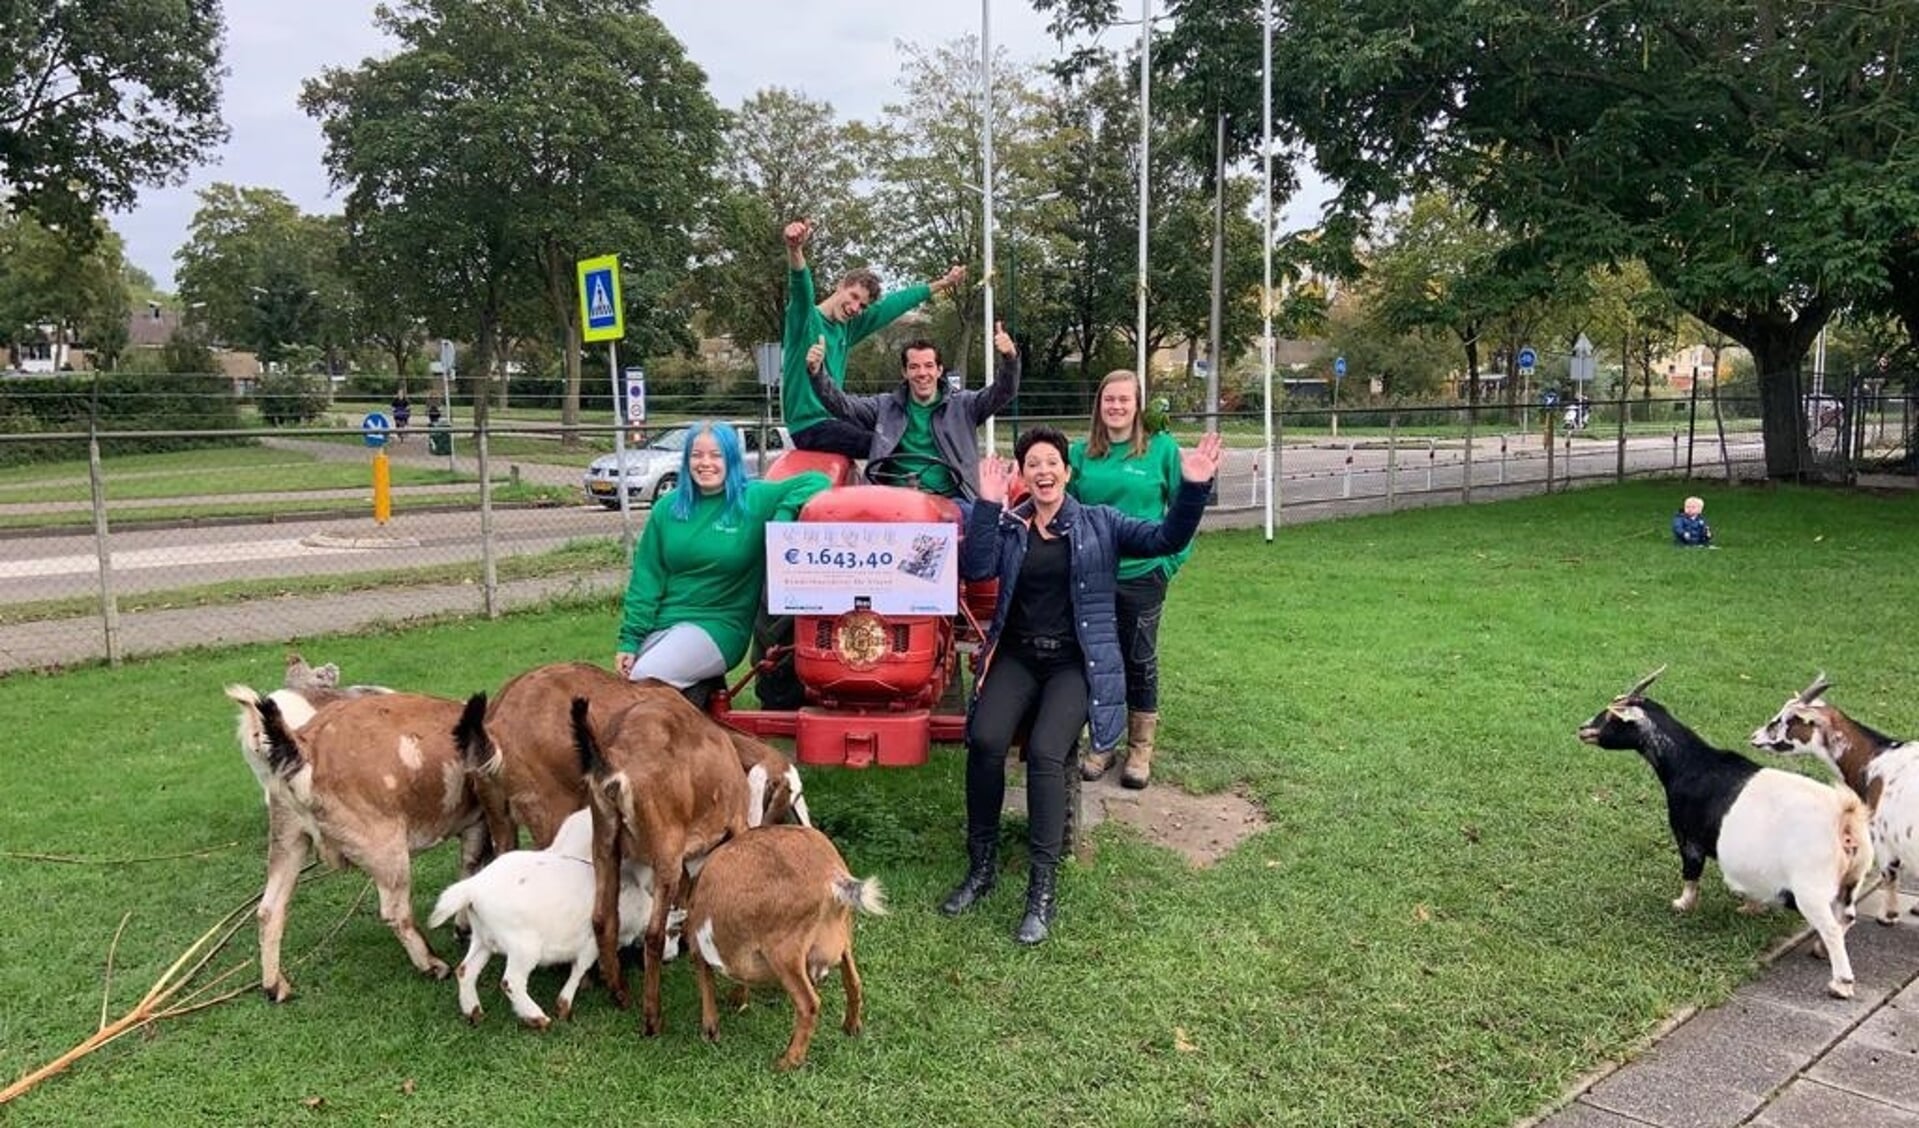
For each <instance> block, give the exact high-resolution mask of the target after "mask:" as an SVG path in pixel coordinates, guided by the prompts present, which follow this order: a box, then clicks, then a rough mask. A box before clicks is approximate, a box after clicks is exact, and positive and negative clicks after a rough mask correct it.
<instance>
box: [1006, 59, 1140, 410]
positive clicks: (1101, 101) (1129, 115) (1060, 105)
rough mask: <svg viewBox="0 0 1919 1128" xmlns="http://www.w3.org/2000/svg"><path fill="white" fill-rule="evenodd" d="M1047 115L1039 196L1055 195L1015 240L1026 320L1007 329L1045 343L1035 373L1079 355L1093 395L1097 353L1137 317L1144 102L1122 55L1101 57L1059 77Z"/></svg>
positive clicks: (1083, 385) (1054, 370) (1044, 373)
mask: <svg viewBox="0 0 1919 1128" xmlns="http://www.w3.org/2000/svg"><path fill="white" fill-rule="evenodd" d="M1040 113H1041V118H1040V133H1041V135H1042V137H1044V138H1046V141H1045V142H1044V143H1045V145H1046V146H1047V151H1046V152H1045V155H1044V158H1043V159H1042V161H1041V162H1040V163H1041V169H1042V172H1041V173H1040V176H1041V187H1042V194H1043V195H1046V194H1050V195H1051V196H1052V197H1053V199H1052V200H1051V201H1049V202H1047V203H1046V204H1045V205H1044V206H1043V207H1041V208H1039V209H1036V212H1035V214H1034V216H1033V220H1032V222H1031V223H1030V224H1021V225H1020V227H1019V228H1017V229H1016V230H1015V231H1014V232H1013V237H1012V238H1011V239H1009V240H1008V243H1009V251H1010V252H1011V254H1010V255H1009V260H1010V262H1011V263H1014V264H1017V265H1018V266H1019V268H1020V272H1019V277H1018V278H1017V279H1016V281H1017V282H1018V283H1019V287H1018V292H1017V294H1014V293H1012V292H1011V291H1010V288H1009V294H1008V297H1009V299H1011V298H1012V297H1015V296H1016V297H1018V298H1019V302H1018V309H1017V311H1016V312H1017V313H1018V314H1019V318H1018V322H1019V323H1018V324H1017V325H1014V324H1012V323H1011V322H1009V327H1010V328H1012V329H1014V330H1015V332H1016V334H1017V335H1018V336H1020V337H1021V338H1022V340H1037V341H1038V342H1039V356H1038V363H1036V364H1031V365H1030V367H1032V368H1033V369H1035V370H1036V375H1039V376H1041V377H1057V375H1058V374H1059V370H1060V367H1061V365H1062V363H1063V362H1064V360H1065V358H1066V357H1067V356H1068V355H1074V356H1078V357H1080V358H1081V365H1080V367H1081V369H1082V372H1081V377H1082V378H1081V380H1080V387H1079V389H1078V390H1079V391H1080V392H1081V393H1083V394H1090V391H1091V389H1090V387H1089V386H1087V382H1086V379H1085V376H1086V373H1085V372H1084V369H1085V368H1086V366H1087V364H1088V363H1090V358H1092V357H1095V356H1096V355H1098V353H1099V352H1100V351H1101V349H1102V348H1103V347H1104V345H1105V344H1106V342H1108V341H1110V340H1111V339H1112V338H1113V337H1114V336H1115V335H1116V334H1117V333H1118V332H1119V330H1120V327H1121V326H1122V325H1123V324H1125V323H1126V321H1127V320H1128V319H1129V318H1131V317H1132V316H1133V294H1134V291H1133V281H1134V279H1135V278H1136V277H1137V256H1136V255H1135V253H1134V249H1135V243H1134V234H1135V220H1136V218H1137V215H1138V213H1137V210H1136V209H1137V204H1138V190H1137V188H1136V181H1135V180H1134V176H1133V172H1132V170H1133V168H1134V167H1135V161H1136V158H1137V155H1138V152H1139V143H1138V135H1139V116H1138V107H1137V105H1136V103H1135V102H1134V101H1133V95H1132V88H1131V86H1130V85H1129V84H1128V82H1127V80H1126V77H1125V76H1124V75H1123V74H1121V73H1120V70H1119V66H1118V64H1117V62H1116V60H1114V59H1113V58H1112V57H1111V56H1107V55H1101V56H1098V57H1097V58H1096V59H1089V60H1086V61H1085V63H1084V64H1083V65H1082V66H1081V67H1079V68H1078V69H1077V70H1076V71H1074V72H1072V73H1068V74H1066V75H1063V76H1061V77H1059V78H1057V79H1056V81H1055V84H1054V86H1053V88H1052V89H1051V90H1049V91H1048V92H1047V94H1046V97H1045V99H1044V102H1043V104H1042V107H1041V111H1040ZM1008 307H1009V311H1011V310H1012V302H1011V301H1010V300H1009V302H1008ZM1081 398H1083V397H1081Z"/></svg>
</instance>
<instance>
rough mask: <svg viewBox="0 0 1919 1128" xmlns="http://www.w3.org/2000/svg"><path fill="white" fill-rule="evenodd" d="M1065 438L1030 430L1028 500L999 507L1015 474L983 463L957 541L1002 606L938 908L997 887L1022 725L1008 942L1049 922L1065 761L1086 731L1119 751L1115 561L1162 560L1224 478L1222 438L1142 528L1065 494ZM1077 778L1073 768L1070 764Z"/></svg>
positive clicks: (1120, 667)
mask: <svg viewBox="0 0 1919 1128" xmlns="http://www.w3.org/2000/svg"><path fill="white" fill-rule="evenodd" d="M1066 445H1067V444H1066V436H1065V435H1063V434H1061V433H1060V432H1058V431H1057V430H1054V429H1053V428H1051V427H1034V428H1032V429H1031V430H1029V431H1027V432H1026V433H1025V434H1023V435H1021V436H1020V437H1019V442H1018V443H1017V444H1015V446H1014V448H1013V453H1014V455H1015V456H1016V458H1017V461H1018V469H1019V473H1020V476H1021V477H1022V478H1023V479H1024V481H1025V483H1026V486H1027V489H1028V490H1030V491H1031V492H1030V493H1029V495H1028V496H1027V498H1026V499H1025V500H1024V501H1022V502H1020V503H1019V504H1018V505H1015V506H1013V507H1012V508H1010V509H1007V508H1004V502H1005V499H1006V485H1007V479H1008V478H1009V477H1010V476H1011V473H1012V471H1013V467H1012V466H1011V465H1009V464H1008V463H1007V462H1005V461H1004V460H1003V459H1000V458H998V457H995V456H990V455H989V456H988V457H986V458H983V459H981V460H980V471H979V481H980V491H979V501H978V502H977V503H976V504H975V505H974V506H973V513H972V516H971V518H970V519H969V520H968V522H967V526H966V537H965V539H964V541H962V542H961V545H960V575H961V576H962V577H964V578H965V579H968V580H983V579H986V578H988V577H991V576H998V577H999V602H998V604H997V605H996V606H995V607H994V609H993V622H992V625H991V626H990V627H989V628H988V629H987V633H986V657H985V660H984V662H983V663H982V665H981V672H980V677H979V686H978V688H977V691H976V692H975V693H974V695H973V708H972V712H971V713H969V714H968V716H967V718H966V855H967V862H968V866H967V871H966V878H965V880H963V881H962V882H960V885H959V887H958V888H956V889H954V890H953V892H952V894H951V895H950V896H948V897H947V898H946V901H945V903H944V904H942V905H941V906H940V911H942V912H944V913H946V914H947V915H949V916H952V915H955V914H958V913H962V912H965V911H966V910H967V909H969V908H971V907H972V906H973V904H974V903H975V902H977V901H978V900H979V899H980V898H982V897H984V896H986V894H987V893H988V892H990V891H991V890H992V888H993V886H994V884H995V882H996V881H997V879H998V866H999V857H998V853H999V812H1000V806H1001V804H1002V803H1003V802H1004V801H1005V794H1006V751H1007V749H1008V748H1009V747H1011V745H1012V743H1013V738H1014V735H1015V734H1016V732H1017V730H1018V729H1019V727H1020V725H1021V724H1022V723H1026V724H1028V726H1029V728H1028V733H1027V737H1026V805H1027V807H1026V809H1027V824H1028V827H1029V834H1030V853H1031V857H1032V872H1031V876H1030V879H1029V882H1028V884H1027V889H1026V915H1025V917H1024V918H1023V919H1021V921H1020V924H1019V930H1018V932H1017V933H1015V939H1017V940H1018V941H1019V942H1020V943H1022V944H1037V943H1039V942H1041V941H1043V940H1045V939H1046V934H1047V931H1048V929H1049V927H1050V926H1051V924H1052V922H1053V911H1054V902H1055V898H1054V872H1055V869H1056V867H1057V866H1058V865H1059V854H1060V839H1061V836H1062V835H1063V834H1064V832H1065V827H1066V772H1067V771H1068V770H1069V765H1068V764H1067V763H1066V761H1067V759H1068V757H1070V756H1071V755H1072V752H1073V745H1074V743H1075V741H1076V740H1077V739H1078V737H1079V730H1080V727H1081V726H1082V725H1088V726H1090V727H1091V729H1092V733H1093V747H1094V749H1096V750H1100V751H1106V750H1110V749H1111V748H1112V747H1113V746H1114V745H1116V744H1118V743H1119V738H1120V730H1121V729H1122V728H1123V727H1124V723H1125V716H1126V671H1125V666H1124V664H1123V662H1122V660H1121V656H1120V646H1119V628H1118V627H1117V625H1116V623H1115V616H1114V610H1113V595H1114V591H1115V589H1116V588H1117V586H1118V583H1119V560H1120V557H1122V556H1144V557H1151V556H1166V555H1169V554H1171V553H1174V552H1178V551H1179V550H1180V549H1182V548H1185V547H1186V543H1187V542H1188V541H1190V540H1192V539H1193V533H1194V531H1195V530H1197V529H1198V528H1199V519H1200V516H1201V514H1202V513H1203V512H1204V511H1205V508H1206V493H1207V488H1206V486H1207V483H1208V482H1211V481H1212V479H1213V475H1214V474H1216V473H1217V472H1218V470H1219V446H1220V444H1219V436H1218V435H1207V436H1206V437H1205V438H1203V439H1201V440H1200V441H1199V444H1198V446H1196V447H1195V448H1194V449H1192V450H1189V451H1183V452H1181V454H1180V472H1181V475H1182V478H1183V480H1182V481H1181V482H1180V486H1179V492H1178V494H1177V495H1176V496H1175V497H1174V499H1173V504H1172V507H1171V508H1170V509H1168V510H1167V513H1166V519H1165V520H1164V521H1141V520H1138V519H1135V518H1132V517H1128V516H1126V515H1125V514H1123V513H1121V512H1120V511H1119V510H1117V509H1112V508H1109V507H1107V506H1104V505H1081V504H1080V503H1079V502H1078V501H1076V500H1074V499H1073V498H1071V497H1068V496H1067V494H1066V481H1067V478H1068V477H1069V476H1070V475H1071V469H1070V468H1069V467H1068V466H1067V463H1066ZM1071 770H1077V768H1076V767H1075V768H1071Z"/></svg>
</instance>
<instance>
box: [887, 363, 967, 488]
mask: <svg viewBox="0 0 1919 1128" xmlns="http://www.w3.org/2000/svg"><path fill="white" fill-rule="evenodd" d="M945 398H946V380H945V379H944V378H942V379H941V380H940V387H939V394H937V395H935V396H934V397H933V402H932V403H921V402H919V401H918V400H916V399H914V398H913V393H912V392H911V391H908V392H907V393H906V430H905V432H904V433H902V434H901V435H900V445H899V453H901V454H923V455H925V456H927V457H928V458H931V459H940V458H943V457H944V455H942V454H941V453H940V445H939V441H938V440H937V439H935V438H934V437H933V411H934V409H935V408H937V407H939V405H940V401H941V400H943V399H945ZM897 465H898V468H899V470H901V471H902V472H904V473H907V474H915V475H918V477H919V482H920V487H919V488H920V489H922V490H924V491H925V492H927V493H935V494H940V495H943V496H945V497H953V496H955V495H957V494H958V493H959V487H958V486H957V485H956V484H954V482H953V474H952V472H951V471H949V470H947V469H946V467H945V466H944V465H942V464H941V463H939V462H938V461H932V462H922V461H920V460H919V459H917V458H908V459H903V460H901V461H900V462H899V463H898V464H897Z"/></svg>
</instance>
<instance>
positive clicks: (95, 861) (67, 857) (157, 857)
mask: <svg viewBox="0 0 1919 1128" xmlns="http://www.w3.org/2000/svg"><path fill="white" fill-rule="evenodd" d="M238 845H239V843H238V842H222V843H220V844H219V845H218V846H202V847H200V848H199V849H198V850H184V851H182V852H180V853H178V854H148V855H146V856H144V857H138V858H85V857H81V856H80V855H78V854H30V853H24V852H22V851H18V850H0V858H12V859H15V860H17V861H22V862H62V863H64V864H66V865H70V866H131V865H137V864H138V863H140V862H171V861H176V860H178V859H180V858H204V857H206V856H207V855H208V854H217V853H219V852H220V851H222V850H231V849H233V848H234V847H235V846H238Z"/></svg>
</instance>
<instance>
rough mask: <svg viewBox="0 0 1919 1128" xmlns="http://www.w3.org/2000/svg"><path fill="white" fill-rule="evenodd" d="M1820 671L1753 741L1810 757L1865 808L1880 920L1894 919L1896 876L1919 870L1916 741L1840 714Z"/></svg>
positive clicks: (1784, 752)
mask: <svg viewBox="0 0 1919 1128" xmlns="http://www.w3.org/2000/svg"><path fill="white" fill-rule="evenodd" d="M1831 688H1832V683H1831V682H1829V681H1827V680H1826V675H1824V674H1820V675H1819V676H1818V677H1816V678H1814V679H1813V682H1812V684H1811V685H1809V686H1807V687H1806V688H1805V689H1803V690H1801V691H1800V692H1798V693H1796V694H1794V695H1793V696H1792V697H1790V698H1788V699H1787V700H1786V704H1785V705H1784V706H1783V707H1782V708H1781V709H1780V710H1779V712H1778V713H1776V714H1774V715H1773V718H1772V720H1770V721H1767V722H1766V723H1765V724H1764V725H1763V726H1761V727H1760V728H1759V729H1758V730H1757V731H1755V732H1754V733H1753V734H1752V745H1753V747H1755V748H1764V749H1766V750H1767V751H1770V752H1778V753H1780V754H1782V755H1787V756H1808V755H1810V756H1817V757H1819V758H1820V759H1821V760H1824V761H1825V762H1826V766H1828V767H1830V768H1831V769H1832V770H1833V771H1834V772H1835V773H1837V774H1838V776H1839V779H1840V781H1841V782H1843V783H1844V784H1845V785H1846V786H1847V787H1849V788H1851V789H1852V791H1853V792H1854V793H1855V794H1857V795H1858V796H1859V797H1860V798H1861V799H1863V800H1865V802H1866V806H1867V807H1868V808H1869V809H1870V810H1871V812H1872V824H1871V825H1872V850H1873V857H1874V859H1875V861H1876V863H1877V870H1878V876H1879V911H1878V912H1877V913H1876V914H1874V915H1875V917H1876V918H1877V920H1878V921H1879V923H1880V924H1895V923H1897V922H1898V920H1899V875H1900V874H1901V873H1902V872H1904V873H1914V872H1919V742H1914V741H1910V740H1899V739H1898V738H1896V737H1891V736H1887V735H1886V734H1885V733H1882V732H1880V731H1878V730H1877V729H1874V728H1871V727H1870V726H1867V725H1865V724H1862V723H1861V722H1859V721H1857V720H1855V719H1854V718H1852V717H1849V716H1847V715H1846V714H1845V713H1843V712H1841V711H1840V709H1839V708H1838V707H1837V706H1835V705H1831V704H1829V703H1827V701H1826V699H1825V698H1824V697H1823V696H1821V695H1822V694H1823V693H1825V691H1826V690H1828V689H1831Z"/></svg>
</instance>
